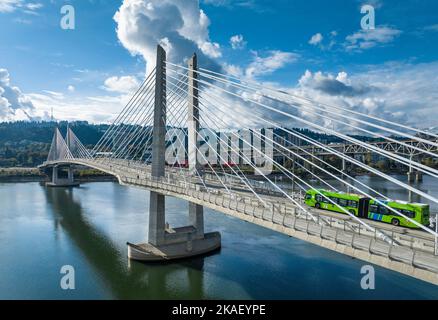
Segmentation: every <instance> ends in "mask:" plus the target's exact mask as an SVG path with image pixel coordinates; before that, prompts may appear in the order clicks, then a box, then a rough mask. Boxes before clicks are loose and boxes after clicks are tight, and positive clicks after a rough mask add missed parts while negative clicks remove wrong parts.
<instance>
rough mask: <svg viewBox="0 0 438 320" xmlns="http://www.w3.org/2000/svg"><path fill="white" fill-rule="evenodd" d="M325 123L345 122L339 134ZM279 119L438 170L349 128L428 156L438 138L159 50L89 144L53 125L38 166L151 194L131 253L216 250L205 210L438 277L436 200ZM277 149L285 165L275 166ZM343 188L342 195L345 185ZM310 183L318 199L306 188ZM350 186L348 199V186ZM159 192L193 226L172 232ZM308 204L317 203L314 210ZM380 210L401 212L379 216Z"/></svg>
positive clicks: (150, 255) (180, 254)
mask: <svg viewBox="0 0 438 320" xmlns="http://www.w3.org/2000/svg"><path fill="white" fill-rule="evenodd" d="M328 122H330V123H336V124H337V126H338V127H340V128H341V129H339V130H335V129H334V128H333V126H329V125H327V123H328ZM285 123H288V124H290V125H288V126H287V127H297V126H298V125H301V126H305V127H308V128H311V129H314V130H318V131H320V132H324V133H326V134H329V135H333V136H336V137H338V138H340V139H342V140H343V141H345V142H346V143H348V144H350V145H355V146H360V148H362V150H368V151H369V152H371V153H376V154H379V155H380V156H382V157H385V158H387V159H389V160H391V161H393V162H396V163H399V164H400V165H401V166H405V167H406V168H410V172H413V171H411V170H415V172H420V173H421V174H424V175H427V176H428V177H430V178H431V179H436V178H437V177H438V170H436V169H435V168H434V167H433V166H430V165H426V164H424V163H423V162H421V161H418V160H417V159H418V158H415V157H406V156H405V155H404V154H400V153H399V152H397V151H395V150H394V149H391V148H381V147H379V146H377V145H376V144H373V143H368V142H364V141H361V140H359V139H357V138H355V136H353V135H350V134H347V133H346V132H352V130H354V132H361V133H365V134H367V135H369V136H372V137H376V138H379V139H382V140H384V141H387V142H388V143H391V144H393V145H399V146H400V147H401V148H407V147H409V148H410V149H409V150H415V152H416V153H417V154H422V155H424V156H427V157H429V158H432V159H434V160H436V158H437V157H438V154H437V152H436V148H437V147H438V143H437V138H438V136H437V135H434V134H432V133H430V132H427V131H424V130H420V129H416V128H412V127H409V126H406V125H403V124H397V123H394V122H391V121H388V120H385V119H380V118H378V117H375V116H372V115H369V114H363V113H360V112H357V111H354V110H348V109H345V108H343V107H339V106H331V105H325V104H321V103H319V102H315V101H313V100H311V99H309V98H307V97H302V96H298V95H296V94H294V93H293V92H285V91H280V90H277V89H275V88H271V87H268V86H264V85H261V84H259V83H255V82H252V81H249V80H246V79H239V78H236V77H233V76H229V75H225V74H221V73H219V72H218V71H212V70H207V69H203V68H198V63H197V58H196V55H194V56H193V57H192V58H191V59H190V60H189V62H188V65H187V66H181V65H177V64H174V63H172V62H169V61H167V60H166V52H165V51H164V50H163V48H161V47H160V46H158V49H157V63H156V67H155V68H154V70H153V71H152V72H151V73H150V74H149V75H148V76H147V77H146V79H145V80H144V82H143V83H142V84H141V86H140V88H139V89H138V90H137V92H136V93H135V94H134V95H133V96H132V98H131V99H130V101H129V102H128V104H127V105H126V106H125V107H124V108H123V110H122V111H121V113H120V114H119V115H118V116H117V117H116V119H115V120H114V122H113V123H112V125H111V126H110V127H109V129H108V130H107V132H106V133H105V134H104V135H103V137H102V138H101V139H100V141H99V142H98V143H97V144H96V145H95V146H94V147H93V148H92V149H87V148H86V147H85V146H84V145H83V144H82V143H81V141H80V140H79V139H78V138H77V136H76V135H75V134H74V133H73V131H72V130H71V128H69V129H68V130H67V135H66V138H65V139H64V138H63V137H62V135H61V133H60V132H59V130H56V131H55V135H54V137H53V141H52V145H51V148H50V152H49V155H48V159H47V161H46V162H44V163H43V164H42V165H41V166H40V167H41V168H52V182H51V185H53V186H69V185H72V184H74V183H75V182H74V177H73V170H72V166H86V167H90V168H95V169H97V170H100V171H103V172H106V173H109V174H111V175H114V176H115V177H117V179H118V181H119V182H120V183H121V184H126V185H132V186H138V187H142V188H146V189H148V190H150V208H149V233H148V239H147V242H146V243H143V244H131V243H128V249H129V250H128V254H129V257H130V258H132V259H137V260H145V261H151V260H168V259H176V258H184V257H189V256H193V255H199V254H203V253H207V252H210V251H212V250H216V249H218V248H219V247H220V243H221V238H220V234H219V233H218V232H209V233H206V232H205V231H204V220H203V219H204V217H203V207H204V206H205V207H209V208H212V209H214V210H217V211H219V212H222V213H225V214H228V215H231V216H234V217H238V218H240V219H242V220H245V221H248V222H251V223H255V224H258V225H261V226H264V227H267V228H271V229H273V230H276V231H278V232H282V233H284V234H287V235H290V236H293V237H296V238H299V239H303V240H305V241H308V242H311V243H314V244H316V245H319V246H322V247H325V248H328V249H331V250H335V251H337V252H340V253H342V254H345V255H349V256H352V257H356V258H359V259H362V260H364V261H367V262H370V263H374V264H377V265H380V266H383V267H386V268H389V269H392V270H395V271H398V272H401V273H404V274H407V275H410V276H413V277H416V278H419V279H422V280H425V281H429V282H432V283H435V284H438V255H437V253H438V252H437V251H438V246H437V236H438V234H437V232H436V230H433V229H431V228H429V226H428V223H427V222H428V221H427V220H428V219H429V218H431V217H430V210H429V206H431V207H434V206H437V205H438V198H437V197H436V196H434V195H432V194H430V193H429V192H428V191H427V190H421V189H419V188H417V187H416V186H414V185H411V184H409V183H405V182H404V181H400V180H399V179H396V178H395V177H394V176H391V175H389V174H387V173H385V172H382V171H380V170H379V169H377V168H375V167H372V166H369V165H367V164H365V163H363V162H361V161H359V160H357V159H356V158H355V157H354V154H352V153H349V152H342V150H339V149H337V148H333V147H332V146H331V145H326V144H323V143H321V142H319V141H317V140H315V139H312V138H310V137H308V136H305V135H304V134H302V133H300V132H298V131H296V130H293V129H287V127H286V126H285ZM279 132H280V133H282V134H280V133H279ZM395 136H397V137H403V138H405V139H406V140H403V139H402V140H397V139H395V138H394V137H395ZM297 141H298V142H297ZM299 141H301V142H303V143H305V144H306V147H303V146H301V143H299ZM406 141H409V142H406ZM309 147H313V148H318V150H324V152H327V153H328V154H331V155H333V156H335V157H337V158H339V159H341V160H342V161H343V163H348V164H354V165H355V166H357V167H360V168H361V169H362V170H364V171H366V172H368V173H369V174H373V175H375V176H378V177H380V178H381V179H383V180H385V181H388V182H390V183H392V184H394V185H395V186H397V187H398V188H401V189H403V190H406V191H408V192H409V193H412V194H416V195H418V196H419V197H421V199H422V201H424V202H425V203H426V204H428V206H426V205H416V206H417V207H421V208H423V209H422V210H423V211H422V213H421V214H420V213H418V212H413V211H409V210H404V209H403V210H402V209H400V208H402V207H397V204H399V205H402V204H403V202H400V201H398V202H395V205H394V201H392V200H391V199H389V198H388V197H387V196H386V195H385V194H383V193H382V192H380V191H379V190H375V189H373V188H372V187H370V186H367V185H366V184H365V183H363V182H361V181H360V180H359V179H357V178H355V177H353V176H352V175H350V174H349V173H348V172H346V170H345V168H344V167H341V168H337V167H336V166H335V165H333V164H332V163H330V162H328V161H325V160H324V159H321V158H318V157H317V155H315V154H312V153H311V152H309V151H308V148H309ZM397 150H398V149H397ZM279 155H280V156H281V158H282V159H283V160H285V159H287V160H288V161H290V163H291V164H292V166H287V165H286V164H285V162H284V161H279V160H278V158H279ZM416 160H417V161H416ZM62 167H66V168H68V174H67V178H60V177H59V175H58V169H59V168H62ZM295 168H299V169H300V170H301V171H302V172H305V173H306V176H311V177H312V179H316V180H317V181H318V182H319V183H320V185H323V187H324V189H325V190H331V191H335V192H337V193H338V194H340V195H341V197H342V195H345V196H346V197H347V196H349V195H350V193H351V194H353V196H354V197H356V198H355V199H358V200H357V201H355V200H348V201H347V200H345V199H344V200H342V199H339V198H336V197H333V196H329V195H327V193H326V191H324V190H322V189H320V188H315V187H313V186H312V184H311V182H310V181H309V180H308V179H307V178H304V177H303V176H302V175H300V174H298V173H296V172H295ZM274 173H275V174H274ZM277 176H281V181H278V180H277V178H276V177H277ZM333 181H335V182H336V185H338V187H335V183H333ZM340 184H341V185H342V186H344V189H345V190H340V188H339V185H340ZM308 190H311V191H312V192H313V196H312V194H310V193H309V194H306V191H308ZM346 190H348V191H349V194H346V193H343V191H346ZM166 196H172V197H178V198H181V199H184V200H187V201H188V212H189V221H190V223H189V225H188V226H184V227H176V228H172V227H170V226H169V225H168V224H167V223H166V220H165V197H166ZM351 199H353V198H351ZM359 199H360V200H359ZM305 200H306V201H307V200H309V201H314V202H315V201H316V203H315V205H313V206H312V207H311V206H308V205H306V204H305ZM402 200H403V199H402ZM371 204H372V205H371ZM404 205H407V204H406V203H404ZM368 207H370V208H371V207H373V208H376V209H375V210H378V211H379V212H371V209H369V210H370V211H369V210H368ZM324 208H325V209H331V210H323V209H324ZM335 209H336V210H335ZM373 210H374V209H373ZM334 211H338V212H334ZM384 216H387V217H396V218H392V220H391V221H389V222H390V223H382V222H379V220H383V217H384ZM369 218H371V219H369ZM391 223H392V224H391ZM400 224H401V225H403V224H406V225H408V226H410V227H411V228H406V227H402V226H400Z"/></svg>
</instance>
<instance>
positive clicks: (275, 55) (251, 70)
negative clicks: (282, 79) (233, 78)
mask: <svg viewBox="0 0 438 320" xmlns="http://www.w3.org/2000/svg"><path fill="white" fill-rule="evenodd" d="M298 58H299V55H298V54H296V53H293V52H284V51H279V50H273V51H269V52H268V55H267V56H265V57H261V56H260V55H259V53H257V52H255V53H254V60H253V62H251V63H250V65H249V66H248V67H247V68H246V70H245V76H246V77H248V78H255V77H257V76H261V75H266V74H270V73H272V72H274V71H276V70H278V69H281V68H283V67H284V66H285V65H287V64H289V63H292V62H295V61H297V59H298Z"/></svg>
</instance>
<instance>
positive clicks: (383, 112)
mask: <svg viewBox="0 0 438 320" xmlns="http://www.w3.org/2000/svg"><path fill="white" fill-rule="evenodd" d="M437 83H438V63H436V62H433V63H425V64H417V65H413V64H404V63H398V64H394V63H393V64H387V65H383V66H382V65H380V66H373V68H372V69H371V68H370V69H369V70H364V71H362V72H359V73H356V74H353V75H348V74H347V73H345V72H340V73H338V74H337V75H336V76H335V75H331V74H327V73H323V72H315V73H312V72H310V71H306V72H305V73H304V74H303V76H302V77H301V78H300V80H299V82H298V85H297V86H296V87H294V88H285V89H284V91H287V92H290V93H293V94H296V95H300V96H304V97H307V98H309V99H312V100H314V101H317V102H320V103H324V104H328V105H333V106H340V107H343V108H347V109H349V110H355V111H358V112H362V113H365V114H369V115H374V116H377V117H380V118H385V119H387V120H392V121H396V122H399V123H405V124H409V125H412V126H416V127H421V128H425V127H427V126H433V125H434V124H436V123H437V122H438V114H437V112H436V110H437V109H438V102H437V101H438V88H437ZM302 114H303V115H306V113H305V112H304V110H303V113H302ZM307 117H308V119H312V121H315V122H317V121H320V122H321V123H320V124H322V125H326V126H330V127H331V126H332V124H331V123H330V122H327V121H323V120H322V119H321V118H318V117H315V116H309V115H308V114H307ZM337 129H341V128H339V127H337ZM355 133H357V132H355Z"/></svg>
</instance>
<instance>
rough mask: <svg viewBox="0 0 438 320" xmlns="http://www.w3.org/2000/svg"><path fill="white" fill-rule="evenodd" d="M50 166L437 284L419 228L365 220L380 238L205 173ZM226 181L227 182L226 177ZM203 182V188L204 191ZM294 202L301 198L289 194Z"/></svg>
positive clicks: (97, 162)
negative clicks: (97, 176)
mask: <svg viewBox="0 0 438 320" xmlns="http://www.w3.org/2000/svg"><path fill="white" fill-rule="evenodd" d="M53 165H81V166H87V167H90V168H94V169H97V170H100V171H103V172H106V173H109V174H111V175H114V176H115V177H117V179H118V181H119V183H120V184H123V185H131V186H137V187H142V188H145V189H148V190H151V191H156V192H159V193H162V194H164V195H166V196H172V197H177V198H180V199H184V200H187V201H191V202H194V203H197V204H200V205H203V206H205V207H208V208H211V209H213V210H216V211H219V212H222V213H224V214H227V215H230V216H233V217H237V218H239V219H242V220H244V221H247V222H251V223H255V224H257V225H260V226H263V227H266V228H269V229H272V230H275V231H278V232H281V233H283V234H286V235H289V236H292V237H295V238H298V239H302V240H304V241H307V242H311V243H313V244H316V245H319V246H321V247H324V248H327V249H330V250H334V251H337V252H339V253H342V254H345V255H349V256H351V257H354V258H358V259H361V260H363V261H366V262H370V263H373V264H376V265H380V266H382V267H385V268H388V269H391V270H394V271H398V272H400V273H403V274H406V275H409V276H412V277H415V278H418V279H421V280H424V281H427V282H431V283H434V284H436V285H438V256H435V255H434V246H435V239H434V237H433V236H432V235H430V234H428V233H426V232H423V231H419V230H412V229H406V228H401V227H394V226H392V225H388V224H384V223H380V222H375V221H371V220H366V222H367V223H368V224H369V225H371V226H373V227H378V228H379V230H381V231H383V232H384V233H385V234H386V235H388V236H390V237H391V238H392V239H393V242H392V244H389V243H387V242H384V241H383V240H381V239H380V238H379V237H378V233H377V232H376V231H374V232H373V231H370V230H368V229H366V228H365V227H364V226H363V225H361V224H360V223H358V222H357V221H355V220H354V219H353V218H351V217H350V216H348V215H343V214H338V213H333V212H329V211H324V210H317V209H314V208H312V209H309V211H310V212H311V213H312V214H313V215H314V216H315V217H316V220H317V221H314V220H313V219H311V218H310V217H309V215H307V214H306V213H304V212H303V210H301V209H300V208H299V207H298V206H296V205H294V204H293V202H292V201H291V200H290V199H288V198H287V197H285V196H284V195H281V194H280V193H279V192H274V191H273V190H270V189H268V188H263V187H260V185H259V184H258V182H257V181H252V182H251V184H252V185H253V186H254V187H255V188H257V190H256V191H257V193H258V195H259V197H260V198H261V199H262V200H263V202H265V203H266V204H267V206H265V205H264V204H263V203H262V202H261V201H260V200H259V199H257V197H255V196H254V194H253V193H251V192H250V191H248V190H247V189H245V188H244V184H243V183H242V182H241V181H240V179H239V178H237V177H221V179H222V178H224V179H227V183H226V185H227V186H228V183H230V184H231V185H232V188H231V189H230V188H229V189H230V190H229V191H230V192H228V191H227V190H226V189H225V188H224V187H223V186H222V184H221V183H220V182H219V181H218V179H217V177H215V176H213V175H212V174H205V175H204V183H202V182H201V181H200V179H199V178H198V177H193V176H189V175H188V173H187V172H186V170H184V169H183V170H181V169H180V168H169V167H168V168H166V173H165V176H164V177H161V178H158V179H157V178H153V177H151V174H150V166H149V165H147V164H144V163H138V162H133V161H128V160H120V159H69V160H60V161H52V162H45V163H44V164H43V165H41V166H40V167H50V166H53ZM230 179H231V180H230ZM204 185H205V186H207V188H208V189H206V188H205V187H204ZM291 196H293V197H294V200H295V199H296V200H297V201H300V202H301V203H302V199H301V198H300V196H299V195H298V194H292V195H291Z"/></svg>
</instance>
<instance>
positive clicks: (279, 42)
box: [0, 0, 438, 126]
mask: <svg viewBox="0 0 438 320" xmlns="http://www.w3.org/2000/svg"><path fill="white" fill-rule="evenodd" d="M65 4H71V5H73V7H74V8H75V29H74V30H63V29H62V28H61V27H60V20H61V18H62V14H61V13H60V9H61V7H62V6H63V5H65ZM363 4H370V5H372V6H373V7H374V8H375V16H376V18H375V20H376V29H375V30H368V31H366V32H365V31H364V30H361V25H360V21H361V19H362V17H363V14H361V13H360V9H361V6H362V5H363ZM148 5H149V7H148ZM147 10H149V11H148V12H147V14H146V15H148V14H150V15H152V16H153V17H154V19H156V20H155V22H154V23H152V22H150V20H148V19H145V20H144V21H143V20H142V19H143V18H144V14H145V12H146V11H147ZM116 12H119V13H118V17H115V14H116ZM157 21H158V22H157ZM139 26H142V28H140V29H141V30H138V27H139ZM164 38H166V39H167V40H168V41H169V42H170V45H171V47H172V54H171V57H170V59H171V60H174V61H175V62H178V63H183V62H184V58H186V57H187V56H188V55H189V54H190V53H189V51H190V50H191V49H192V48H195V50H196V51H198V52H199V53H200V55H201V61H205V63H206V64H209V63H214V64H216V65H218V66H220V67H221V68H222V70H225V71H227V72H229V73H231V74H234V75H238V76H241V77H247V78H251V79H254V80H258V81H265V82H271V83H275V84H276V85H277V86H279V87H282V88H285V89H287V90H293V91H295V92H299V93H301V94H303V95H308V96H312V97H313V98H315V99H318V100H320V101H322V102H330V103H337V104H342V105H344V106H348V107H351V108H355V109H357V110H361V111H364V112H367V113H376V114H380V115H382V114H383V115H384V116H385V117H388V118H393V119H399V120H400V121H404V122H408V123H410V124H412V125H417V126H436V125H437V123H438V118H437V116H434V117H432V116H429V117H428V121H427V123H425V122H424V118H425V115H430V114H431V113H433V112H434V111H435V113H436V110H438V109H437V108H438V102H437V101H438V96H437V95H438V90H437V89H438V84H437V83H438V81H437V80H438V79H437V74H438V62H437V58H436V57H437V56H438V55H437V54H438V2H436V1H432V0H430V1H428V0H422V1H421V0H420V1H418V0H417V1H414V0H405V1H395V0H394V1H393V0H370V1H359V0H342V1H341V0H335V1H324V0H306V1H300V0H297V1H286V0H275V1H267V0H201V1H200V3H199V2H198V1H196V0H150V1H148V0H143V1H142V0H125V1H115V0H76V1H74V0H71V1H63V0H52V1H41V0H30V1H28V0H0V39H1V41H0V57H1V59H0V85H1V86H0V97H1V99H0V119H3V120H14V119H25V118H26V117H27V116H26V115H25V114H24V113H23V112H21V110H24V112H26V113H27V114H28V115H29V116H31V117H34V118H35V119H44V118H47V117H48V114H49V113H50V109H51V107H53V108H54V113H55V117H56V118H58V119H68V120H75V119H78V120H79V119H83V120H89V121H92V122H101V121H110V120H111V119H112V118H113V117H114V115H115V114H116V113H117V111H119V110H120V109H121V108H122V107H123V103H125V102H126V101H127V98H129V95H130V94H131V93H132V91H133V90H135V87H136V85H138V83H140V82H141V80H142V79H143V77H144V74H145V72H146V70H150V67H151V65H152V64H153V54H154V52H153V48H154V47H155V46H156V42H158V41H161V40H162V39H164ZM232 39H233V41H232ZM312 39H313V40H312ZM11 88H15V90H12V89H11ZM17 90H18V91H17ZM399 93H401V94H399Z"/></svg>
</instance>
